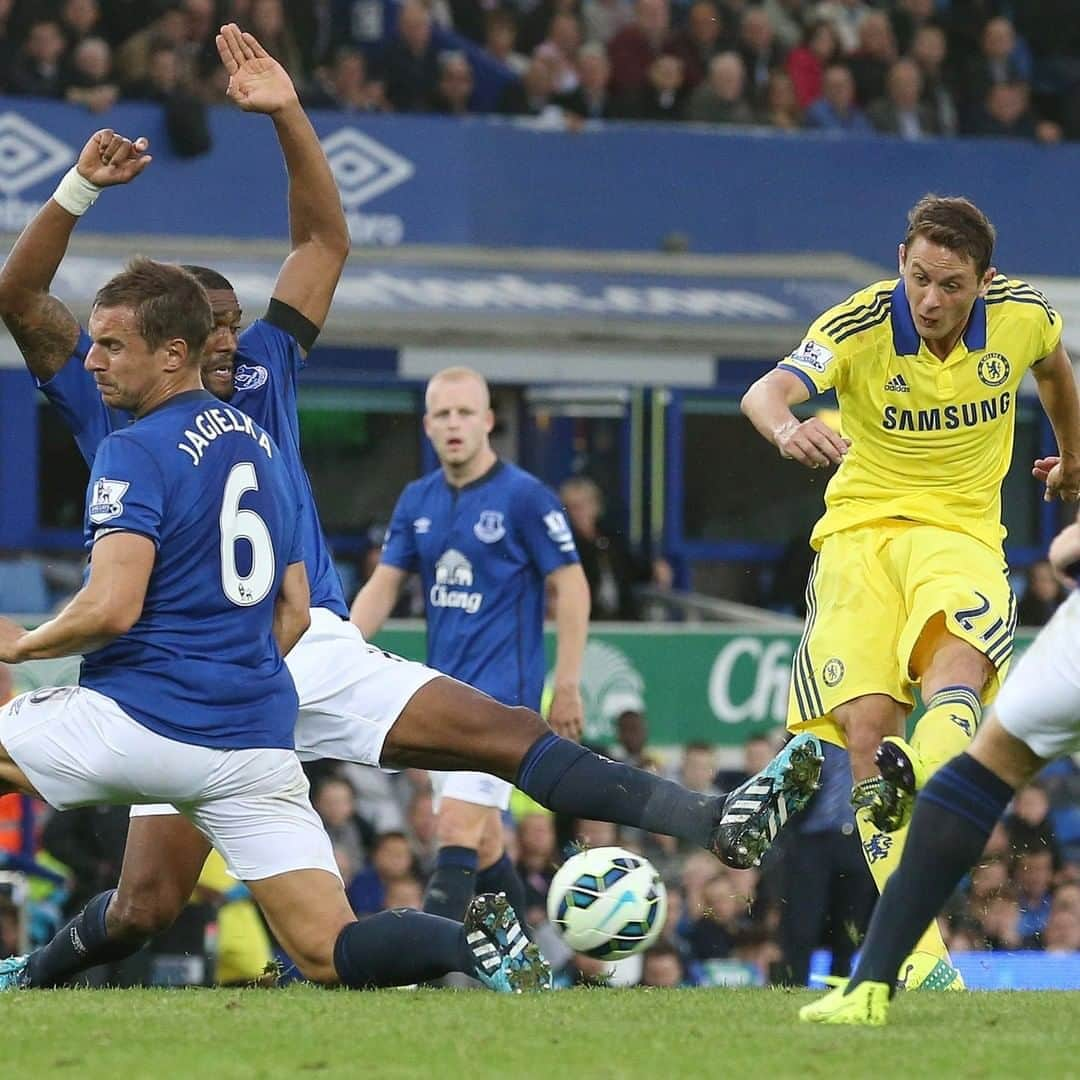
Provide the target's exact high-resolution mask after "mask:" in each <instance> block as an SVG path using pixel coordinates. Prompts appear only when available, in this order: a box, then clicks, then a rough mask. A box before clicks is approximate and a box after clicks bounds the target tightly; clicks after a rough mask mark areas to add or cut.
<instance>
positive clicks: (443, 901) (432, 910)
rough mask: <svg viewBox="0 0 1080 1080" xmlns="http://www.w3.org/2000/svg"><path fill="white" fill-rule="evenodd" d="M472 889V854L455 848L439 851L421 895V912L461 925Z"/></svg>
mask: <svg viewBox="0 0 1080 1080" xmlns="http://www.w3.org/2000/svg"><path fill="white" fill-rule="evenodd" d="M476 885H477V881H476V852H475V851H474V850H473V849H472V848H467V847H458V846H456V845H448V846H445V847H441V848H439V854H438V855H437V856H436V859H435V870H434V872H433V873H432V875H431V880H430V881H429V882H428V886H427V890H426V892H425V893H424V910H425V911H426V912H427V913H428V914H429V915H441V916H442V917H443V918H444V919H455V920H456V921H457V922H461V920H462V918H463V917H464V915H465V909H466V908H467V907H468V906H469V901H470V900H471V899H472V898H473V894H474V892H475V891H476ZM480 891H481V892H487V891H488V890H486V889H481V890H480Z"/></svg>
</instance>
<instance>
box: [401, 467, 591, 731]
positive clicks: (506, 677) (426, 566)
mask: <svg viewBox="0 0 1080 1080" xmlns="http://www.w3.org/2000/svg"><path fill="white" fill-rule="evenodd" d="M382 559H383V562H385V563H387V564H388V565H390V566H396V567H398V568H399V569H402V570H408V571H417V572H419V574H420V577H421V580H422V581H423V584H424V601H425V609H426V612H427V630H428V633H427V640H428V655H427V660H428V664H430V665H431V666H432V667H434V668H437V669H438V670H439V671H442V672H444V673H445V674H447V675H452V676H454V677H455V678H457V679H461V680H462V681H464V682H467V683H470V684H471V685H473V686H475V687H476V688H477V689H479V690H483V691H484V692H485V693H488V694H490V695H491V696H492V697H493V698H496V699H497V700H498V701H501V702H503V703H504V704H506V705H527V706H528V707H529V708H532V709H538V708H539V707H540V696H541V694H542V693H543V687H544V674H545V662H544V638H543V632H544V579H545V578H546V577H547V575H548V574H550V573H551V572H552V571H553V570H557V569H558V568H559V567H561V566H567V565H569V564H571V563H576V562H578V561H579V559H578V553H577V548H576V547H575V546H574V538H573V536H572V535H571V532H570V526H569V523H568V522H567V520H566V514H565V512H564V510H563V507H562V504H561V503H560V502H559V499H558V497H557V496H556V495H555V493H554V492H553V491H551V490H550V489H549V488H547V487H545V486H544V485H543V484H542V483H541V482H540V481H539V480H537V479H536V477H535V476H533V475H531V474H530V473H527V472H526V471H525V470H524V469H519V468H518V467H517V466H516V465H511V464H509V463H507V462H501V461H500V462H497V463H496V464H495V465H494V466H493V467H492V468H491V469H490V470H489V471H488V472H487V473H486V474H485V475H484V476H482V477H480V478H479V479H477V480H474V481H473V482H472V483H470V484H466V485H465V486H464V487H461V488H455V487H452V486H451V485H450V484H448V483H447V482H446V478H445V477H444V476H443V473H442V470H441V469H439V470H436V471H435V472H432V473H429V474H428V475H427V476H424V477H422V478H421V479H419V480H415V481H413V483H411V484H409V486H408V487H406V488H405V490H404V491H403V492H402V494H401V498H400V499H398V503H397V506H396V507H395V508H394V516H393V518H392V519H391V522H390V529H389V531H388V532H387V535H386V542H385V544H384V546H383V553H382Z"/></svg>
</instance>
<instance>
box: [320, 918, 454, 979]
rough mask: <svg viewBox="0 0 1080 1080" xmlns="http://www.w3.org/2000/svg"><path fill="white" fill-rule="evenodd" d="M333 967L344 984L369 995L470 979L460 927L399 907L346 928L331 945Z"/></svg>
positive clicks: (444, 920) (350, 924) (441, 919)
mask: <svg viewBox="0 0 1080 1080" xmlns="http://www.w3.org/2000/svg"><path fill="white" fill-rule="evenodd" d="M334 968H335V970H336V971H337V973H338V977H339V978H340V979H341V982H342V985H344V986H348V987H349V988H351V989H353V990H370V989H375V988H377V987H382V986H411V985H412V984H413V983H419V982H428V981H430V980H432V979H438V978H441V977H442V976H443V975H449V974H450V973H451V972H453V971H464V972H465V973H466V974H468V975H472V974H473V969H474V964H473V958H472V953H471V951H470V950H469V946H468V942H467V941H466V939H465V928H464V927H463V926H462V924H461V923H459V922H454V921H453V920H452V919H444V918H442V917H441V916H439V915H428V914H426V913H424V912H421V911H411V910H409V909H407V908H401V909H394V910H391V911H381V912H379V914H378V915H372V916H370V917H369V918H367V919H361V920H360V921H359V922H354V923H349V924H348V925H347V926H346V927H345V928H344V929H343V930H342V931H341V933H340V934H339V935H338V939H337V943H336V944H335V945H334Z"/></svg>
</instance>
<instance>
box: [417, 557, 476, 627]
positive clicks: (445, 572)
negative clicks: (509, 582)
mask: <svg viewBox="0 0 1080 1080" xmlns="http://www.w3.org/2000/svg"><path fill="white" fill-rule="evenodd" d="M472 585H473V568H472V563H471V562H469V560H468V559H466V558H465V556H464V555H462V554H461V552H460V551H458V550H457V549H456V548H449V549H448V550H447V551H444V552H443V553H442V555H440V556H439V561H438V562H437V563H436V564H435V584H434V585H432V586H431V592H430V593H429V594H428V602H429V603H430V604H431V606H432V607H437V608H460V609H461V610H462V611H464V612H465V613H466V614H467V615H475V614H476V613H477V612H478V611H479V610H480V605H481V604H482V603H483V602H484V594H483V593H480V592H474V591H473V588H472Z"/></svg>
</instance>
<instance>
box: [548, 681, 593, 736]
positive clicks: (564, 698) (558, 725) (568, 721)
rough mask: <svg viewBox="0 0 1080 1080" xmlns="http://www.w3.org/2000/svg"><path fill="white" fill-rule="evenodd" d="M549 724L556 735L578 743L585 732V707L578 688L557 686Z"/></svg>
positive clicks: (550, 710)
mask: <svg viewBox="0 0 1080 1080" xmlns="http://www.w3.org/2000/svg"><path fill="white" fill-rule="evenodd" d="M548 723H549V724H550V725H551V730H552V731H554V732H555V734H556V735H561V736H562V737H563V738H564V739H573V741H574V742H578V741H579V740H580V739H581V733H582V732H583V731H584V730H585V706H584V705H582V703H581V691H580V690H579V689H578V688H577V687H576V686H556V687H555V692H554V693H553V694H552V696H551V708H550V709H549V710H548Z"/></svg>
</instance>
